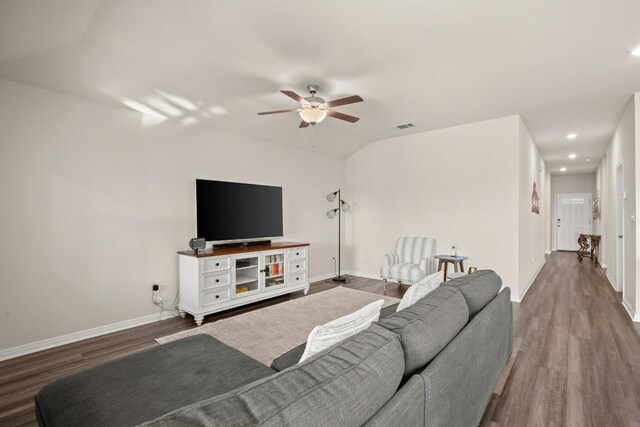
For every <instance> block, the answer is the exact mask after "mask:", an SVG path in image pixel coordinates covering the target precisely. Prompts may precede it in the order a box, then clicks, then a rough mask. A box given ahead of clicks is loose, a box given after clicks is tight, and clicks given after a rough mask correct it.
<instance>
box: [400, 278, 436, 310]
mask: <svg viewBox="0 0 640 427" xmlns="http://www.w3.org/2000/svg"><path fill="white" fill-rule="evenodd" d="M442 282H444V272H443V271H442V270H440V271H438V272H437V273H433V274H431V275H429V276H427V277H425V278H424V279H422V280H420V281H419V282H418V283H414V284H413V285H411V287H410V288H409V289H407V292H405V293H404V296H403V297H402V300H401V301H400V304H398V308H397V310H396V312H398V311H400V310H404V309H405V308H407V307H410V306H412V305H413V304H415V303H416V302H417V301H418V300H419V299H420V298H422V297H424V296H425V295H427V294H428V293H429V292H431V291H433V290H434V289H435V288H437V287H438V286H440V284H441V283H442Z"/></svg>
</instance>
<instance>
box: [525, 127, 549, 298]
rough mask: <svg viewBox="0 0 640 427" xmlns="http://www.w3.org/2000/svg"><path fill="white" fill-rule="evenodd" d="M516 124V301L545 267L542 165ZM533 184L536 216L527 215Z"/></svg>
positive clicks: (545, 212)
mask: <svg viewBox="0 0 640 427" xmlns="http://www.w3.org/2000/svg"><path fill="white" fill-rule="evenodd" d="M518 124H519V163H520V165H519V190H518V194H519V201H518V211H519V214H518V283H519V294H518V295H519V299H522V297H523V296H524V294H525V293H526V292H527V290H528V289H529V286H531V284H532V283H533V279H535V277H536V275H537V272H538V271H539V270H540V269H541V268H542V266H543V265H544V263H545V257H544V252H545V224H547V223H548V217H549V205H547V204H545V201H546V200H547V199H548V197H546V192H545V188H546V187H547V184H546V176H547V173H546V170H545V163H544V160H543V159H542V156H541V155H540V152H539V151H538V148H537V147H536V145H535V143H534V142H533V139H532V138H531V135H530V134H529V131H528V129H527V127H526V126H525V124H524V123H523V122H522V120H518ZM534 181H535V182H536V188H537V193H538V197H539V206H540V214H536V213H533V212H532V211H531V206H532V192H533V182H534Z"/></svg>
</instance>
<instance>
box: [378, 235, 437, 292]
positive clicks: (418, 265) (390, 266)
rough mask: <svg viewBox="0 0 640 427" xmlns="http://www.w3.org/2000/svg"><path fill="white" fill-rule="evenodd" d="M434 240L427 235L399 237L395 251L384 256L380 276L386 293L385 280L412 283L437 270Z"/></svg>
mask: <svg viewBox="0 0 640 427" xmlns="http://www.w3.org/2000/svg"><path fill="white" fill-rule="evenodd" d="M435 256H436V240H435V239H431V238H428V237H399V238H398V241H397V242H396V251H395V253H393V254H387V255H385V256H384V265H383V266H382V267H381V268H380V277H381V278H382V280H383V281H384V292H385V294H386V293H387V280H391V281H394V282H398V283H404V284H409V285H412V284H414V283H416V282H418V281H420V280H421V279H422V278H424V277H426V276H428V275H430V274H433V273H435V272H436V271H438V264H437V263H436V261H437V260H436V259H435V258H434V257H435Z"/></svg>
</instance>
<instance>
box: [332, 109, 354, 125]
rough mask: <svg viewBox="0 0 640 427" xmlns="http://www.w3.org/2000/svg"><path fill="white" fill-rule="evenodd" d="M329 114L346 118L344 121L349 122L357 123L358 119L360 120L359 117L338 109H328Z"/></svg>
mask: <svg viewBox="0 0 640 427" xmlns="http://www.w3.org/2000/svg"><path fill="white" fill-rule="evenodd" d="M327 114H328V115H330V116H331V117H334V118H336V119H340V120H344V121H347V122H349V123H355V122H357V121H358V120H360V118H359V117H353V116H350V115H348V114H344V113H338V112H337V111H327Z"/></svg>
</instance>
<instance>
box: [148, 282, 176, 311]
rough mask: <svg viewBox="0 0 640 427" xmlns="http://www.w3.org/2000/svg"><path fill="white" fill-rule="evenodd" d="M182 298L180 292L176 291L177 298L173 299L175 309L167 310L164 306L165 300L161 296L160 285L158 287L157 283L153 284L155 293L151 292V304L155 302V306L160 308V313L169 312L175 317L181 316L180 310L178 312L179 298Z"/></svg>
mask: <svg viewBox="0 0 640 427" xmlns="http://www.w3.org/2000/svg"><path fill="white" fill-rule="evenodd" d="M179 296H180V291H179V290H178V291H176V296H175V298H174V299H173V307H172V308H167V307H165V306H164V299H163V298H162V295H160V285H158V284H157V283H154V284H153V291H152V292H151V302H153V304H154V305H157V306H158V307H160V313H162V312H164V311H168V312H170V313H171V315H172V316H173V317H177V316H179V315H180V310H178V298H179Z"/></svg>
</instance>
